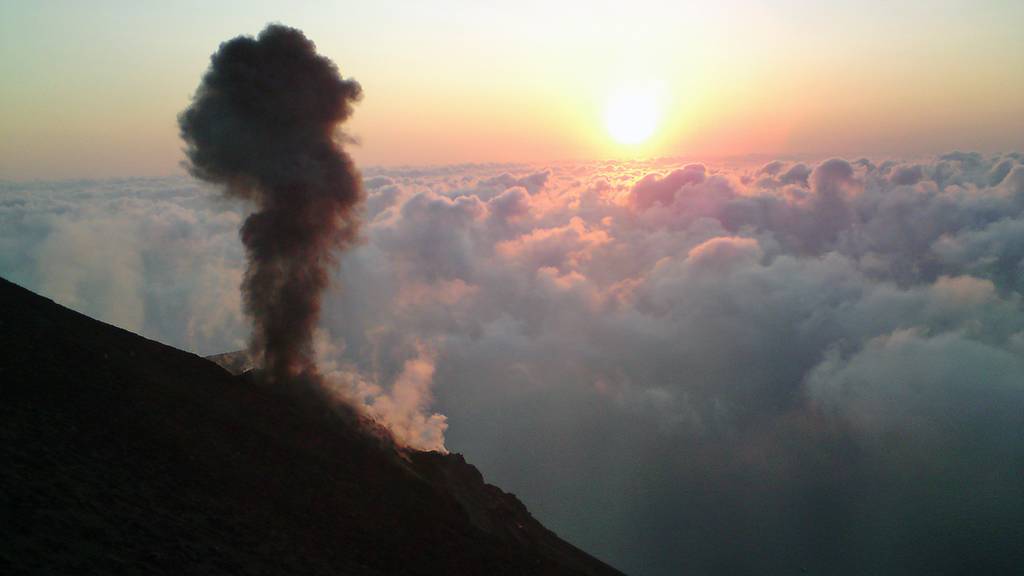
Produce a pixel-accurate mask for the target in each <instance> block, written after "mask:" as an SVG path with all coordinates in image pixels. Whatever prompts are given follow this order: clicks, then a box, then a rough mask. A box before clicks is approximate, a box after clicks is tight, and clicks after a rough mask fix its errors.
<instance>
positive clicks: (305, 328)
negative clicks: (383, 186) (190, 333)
mask: <svg viewBox="0 0 1024 576" xmlns="http://www.w3.org/2000/svg"><path fill="white" fill-rule="evenodd" d="M360 95H361V89H360V87H359V84H357V83H356V82H355V81H353V80H347V79H344V78H342V77H341V76H340V75H339V73H338V69H337V68H336V67H335V65H334V64H333V63H332V62H331V61H330V60H328V59H327V58H325V57H323V56H320V55H318V54H317V53H316V47H315V46H314V45H313V43H312V42H310V41H309V40H308V39H306V37H305V36H303V34H302V33H301V32H300V31H298V30H295V29H292V28H286V27H284V26H280V25H271V26H268V27H267V28H266V29H265V30H264V31H263V32H261V33H260V34H259V36H258V37H257V38H251V37H246V36H240V37H238V38H235V39H233V40H230V41H228V42H225V43H224V44H222V45H221V46H220V49H218V51H217V52H216V53H215V54H214V55H213V56H212V58H211V63H210V68H209V70H208V71H207V72H206V74H205V75H204V76H203V80H202V84H200V86H199V88H198V90H197V91H196V94H195V96H194V99H193V101H192V104H191V105H190V106H189V108H188V109H186V110H185V111H184V112H182V113H181V115H180V117H179V124H180V126H181V136H182V138H183V139H184V140H185V143H186V144H187V148H186V155H187V157H188V167H189V170H190V172H191V173H192V174H193V175H194V176H196V177H197V178H200V179H202V180H206V181H208V182H212V183H215V184H219V185H221V186H223V187H224V192H225V194H227V195H228V196H232V197H238V198H242V199H245V200H248V201H250V202H252V203H253V204H254V205H255V206H256V211H255V212H254V213H253V214H252V215H250V216H249V217H248V218H247V219H246V221H245V223H244V224H243V226H242V230H241V237H242V243H243V244H244V245H245V247H246V251H247V255H248V261H249V266H248V268H247V269H246V273H245V280H244V283H243V293H244V295H245V305H246V306H245V308H246V311H247V312H248V313H249V314H250V315H251V316H252V318H253V322H254V325H255V330H254V333H253V342H252V348H253V351H254V352H255V354H256V356H257V357H258V358H260V359H262V363H263V366H264V369H265V371H266V374H267V375H268V376H269V377H270V378H271V379H272V380H275V381H282V380H287V379H290V378H293V377H295V376H297V375H300V374H305V373H313V372H315V370H316V366H315V365H314V363H313V354H312V343H313V340H312V339H313V329H314V328H315V326H316V322H317V317H318V314H319V310H320V293H321V292H322V291H323V289H324V288H325V287H326V286H327V282H328V266H329V265H330V264H331V263H332V262H333V254H334V252H335V251H336V250H338V249H340V248H342V247H344V246H345V245H347V244H349V243H350V242H351V241H352V239H353V238H354V236H355V233H356V224H357V222H356V219H355V211H354V209H355V207H356V206H357V205H358V204H359V202H360V201H361V200H362V197H363V192H362V188H361V185H360V184H361V182H360V178H359V175H358V173H357V171H356V169H355V166H354V165H353V163H352V160H351V159H350V158H349V157H348V155H347V154H346V153H345V152H344V150H342V148H341V145H340V143H339V140H338V138H337V137H336V136H337V135H336V130H337V127H338V125H339V124H340V123H342V122H344V121H345V120H347V119H348V117H349V116H350V115H351V114H352V104H353V103H354V102H355V101H356V100H358V99H359V97H360Z"/></svg>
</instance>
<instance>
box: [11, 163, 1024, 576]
mask: <svg viewBox="0 0 1024 576" xmlns="http://www.w3.org/2000/svg"><path fill="white" fill-rule="evenodd" d="M876 162H877V164H876ZM366 174H367V177H366V188H367V190H368V191H369V198H368V202H367V208H366V210H367V219H366V220H367V225H366V227H365V230H364V232H363V234H364V236H363V239H362V243H361V244H360V245H359V246H358V247H356V248H354V249H353V250H352V251H351V252H350V253H348V254H346V255H345V257H344V258H343V259H342V260H341V262H340V266H339V268H338V269H337V270H336V271H335V283H334V285H335V286H336V289H334V290H332V292H331V293H330V294H329V295H328V296H327V298H326V300H325V303H324V310H323V321H322V328H323V332H322V333H321V335H320V336H319V337H318V339H317V347H318V351H319V353H320V354H319V358H320V363H321V366H322V368H323V369H324V372H325V373H328V374H329V376H330V379H331V382H332V383H333V384H332V385H333V386H334V387H335V388H336V390H337V391H338V393H339V394H342V395H343V396H344V397H345V398H348V399H349V401H351V402H353V403H354V404H356V405H357V406H359V407H361V409H362V410H363V411H364V412H365V413H367V414H369V415H371V416H373V417H374V418H376V419H377V420H378V421H380V422H382V423H385V424H386V425H388V426H389V427H390V428H391V429H392V430H393V431H394V433H395V434H396V436H398V437H399V438H400V439H402V440H403V441H405V442H407V443H409V444H411V445H413V446H417V447H421V448H433V449H443V448H444V447H447V448H449V449H452V450H456V451H459V452H464V453H466V455H467V457H468V458H469V459H470V460H471V461H473V462H474V463H476V464H477V465H479V466H480V467H481V469H482V470H483V472H484V474H485V476H487V478H488V479H489V480H491V481H494V482H496V483H498V484H500V485H502V486H503V487H504V488H506V489H510V490H512V491H514V492H516V493H517V494H518V495H519V496H520V497H521V498H522V499H523V500H524V501H525V502H526V503H527V505H528V506H529V507H530V508H531V510H532V511H533V512H534V513H535V514H536V515H537V516H538V517H539V518H540V519H541V520H543V521H544V522H545V523H547V524H548V525H549V526H551V527H552V528H553V529H555V530H556V531H557V532H559V534H562V535H564V536H566V537H568V538H569V539H570V540H571V541H573V542H575V543H577V544H580V545H582V546H583V547H584V548H586V549H588V550H591V551H594V552H595V553H597V554H598V555H599V556H601V557H602V558H605V559H607V560H609V561H611V562H612V563H613V564H615V565H617V566H619V567H621V568H623V569H624V570H626V571H627V572H629V573H635V574H677V573H681V572H693V573H698V574H701V573H704V574H707V573H753V572H757V573H770V574H771V573H793V572H799V571H801V570H804V571H807V572H810V573H834V574H862V573H901V572H910V573H932V572H940V573H941V572H943V571H946V572H986V573H991V572H1001V571H1002V572H1011V571H1012V570H1013V569H1014V568H1015V567H1016V566H1018V565H1019V564H1020V563H1021V562H1022V561H1024V552H1022V551H1021V548H1020V546H1019V544H1018V541H1019V540H1020V530H1019V523H1020V518H1021V517H1022V516H1024V501H1022V500H1021V499H1020V498H1019V495H1020V493H1021V491H1022V490H1024V480H1022V479H1024V468H1022V464H1021V463H1022V462H1024V442H1022V441H1021V440H1020V438H1019V436H1020V434H1019V432H1020V430H1021V429H1022V426H1024V421H1022V418H1024V416H1022V415H1024V386H1022V385H1021V382H1024V360H1022V359H1024V313H1022V309H1021V306H1022V300H1021V297H1022V292H1024V165H1022V164H1021V157H1020V155H1014V154H1004V155H1000V156H996V157H986V156H982V155H978V154H973V153H954V154H950V155H946V156H943V157H941V158H936V159H932V160H926V159H915V160H914V161H913V163H912V164H910V163H905V162H895V161H887V160H884V159H879V160H877V161H869V160H866V159H862V160H858V161H855V162H849V161H846V160H842V159H831V160H826V161H824V162H806V163H791V162H785V161H778V162H770V163H767V164H765V165H763V166H743V165H740V166H715V165H710V164H709V165H700V164H690V165H679V164H678V163H674V162H672V161H668V160H660V161H657V162H637V161H633V162H621V163H619V162H593V163H562V164H558V163H556V164H551V165H548V166H544V167H538V166H508V165H502V166H488V165H473V166H458V167H432V168H417V169H385V168H374V169H368V170H367V171H366ZM4 186H5V188H4V195H3V197H2V200H0V219H2V221H0V224H2V225H3V226H2V228H0V230H2V231H3V232H2V233H0V243H2V244H0V245H2V246H3V247H4V248H5V250H4V251H3V253H0V266H2V268H0V272H2V273H3V274H4V275H5V276H9V277H13V278H14V279H15V280H18V281H20V282H22V283H23V284H25V285H27V286H29V287H30V288H35V289H42V290H44V292H46V291H49V293H50V294H51V295H52V296H57V297H58V298H59V299H61V300H63V301H65V302H66V303H70V304H73V305H74V306H76V307H79V308H81V309H83V310H85V311H88V312H90V313H93V314H96V315H99V316H100V317H102V318H104V319H107V320H115V321H118V322H121V323H123V324H125V325H131V326H135V327H136V328H137V329H139V330H141V331H142V332H143V333H145V334H147V335H149V336H152V337H156V338H160V339H164V340H167V341H169V342H171V343H174V344H177V345H181V346H185V347H189V348H193V349H197V350H199V351H201V352H215V351H222V350H223V349H228V348H230V347H231V343H232V342H241V341H244V339H245V335H246V334H245V328H244V324H242V320H241V317H240V315H239V313H238V310H239V307H238V299H237V285H238V281H239V276H238V275H239V273H240V272H239V271H240V270H241V269H242V264H243V263H242V261H241V260H242V254H241V250H240V247H239V245H238V241H237V236H236V235H235V234H236V232H235V230H236V229H237V225H238V222H239V221H240V219H241V217H242V216H243V215H242V214H241V213H240V212H239V211H238V209H237V208H235V207H232V206H227V205H223V204H218V203H216V202H214V201H213V200H212V198H211V195H209V194H207V193H205V192H204V191H203V190H202V189H201V188H197V187H195V185H194V184H192V183H190V182H189V181H184V180H160V181H124V182H118V183H64V184H59V185H56V184H45V185H44V184H25V185H19V184H14V185H11V184H4ZM106 251H109V252H110V254H109V256H106V257H104V256H102V254H104V253H105V252H106ZM218 303H223V305H222V306H219V307H218V305H217V304H218ZM119 306H120V307H122V308H123V309H122V310H118V307H119ZM128 311H130V313H128ZM117 314H124V316H123V317H119V316H117ZM184 318H187V319H189V320H187V321H186V320H183V319H184ZM133 322H134V324H133ZM218 346H220V349H217V347H218ZM442 414H443V415H444V416H442Z"/></svg>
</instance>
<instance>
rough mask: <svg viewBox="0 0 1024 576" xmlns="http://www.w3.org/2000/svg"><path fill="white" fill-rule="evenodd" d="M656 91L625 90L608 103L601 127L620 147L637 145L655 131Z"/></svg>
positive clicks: (657, 110)
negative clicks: (605, 126) (622, 145)
mask: <svg viewBox="0 0 1024 576" xmlns="http://www.w3.org/2000/svg"><path fill="white" fill-rule="evenodd" d="M660 115H661V114H660V110H659V106H658V91H657V90H656V89H655V87H654V86H642V85H638V86H628V87H624V88H621V89H619V90H618V91H616V92H615V93H614V94H612V96H611V98H609V99H608V107H607V108H606V109H605V123H606V124H607V126H608V133H609V134H611V136H612V138H614V139H615V141H617V142H619V143H620V144H629V145H635V144H641V143H643V142H645V141H647V140H648V139H649V138H650V137H651V136H652V135H653V134H654V131H655V130H656V129H657V128H658V120H659V117H660Z"/></svg>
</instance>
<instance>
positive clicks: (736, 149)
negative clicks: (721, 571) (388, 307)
mask: <svg viewBox="0 0 1024 576" xmlns="http://www.w3.org/2000/svg"><path fill="white" fill-rule="evenodd" d="M1022 18H1024V5H1022V4H1021V3H1019V2H1013V1H985V2H966V1H930V2H898V3H892V2H881V1H877V2H876V1H866V2H810V1H807V2H804V1H799V0H791V1H779V2H771V3H768V2H747V1H726V2H613V3H603V2H559V3H550V2H515V3H479V2H461V1H446V2H392V3H387V2H382V3H354V2H350V3H344V2H302V3H268V2H261V3H251V2H217V3H208V2H174V3H139V2H111V1H101V2H89V3H82V2H46V1H43V2H15V1H12V0H4V1H3V2H0V77H3V78H4V79H5V80H4V82H2V83H0V178H4V179H9V180H26V179H60V178H84V177H89V178H100V177H117V176H163V175H172V174H176V173H182V172H183V169H182V168H181V166H180V161H181V156H182V154H181V143H180V140H179V138H178V134H177V127H176V123H175V117H176V115H177V113H178V112H180V111H181V110H183V109H184V108H185V107H186V106H187V104H188V102H189V98H190V96H191V94H192V93H193V92H194V90H195V88H196V87H197V86H198V80H199V78H200V76H201V74H202V72H203V71H204V70H205V68H206V66H207V65H208V62H209V56H210V54H212V52H213V51H214V50H216V48H217V46H218V45H219V44H220V42H222V41H225V40H227V39H229V38H231V37H234V36H237V35H240V34H250V35H252V34H256V33H257V32H258V31H259V30H260V29H262V27H263V26H264V25H265V24H266V23H268V22H281V23H284V24H287V25H290V26H294V27H297V28H300V29H302V30H304V31H305V32H306V34H307V35H308V36H309V37H310V38H311V39H312V40H313V41H315V42H316V43H317V46H318V48H319V50H320V52H321V53H323V54H325V55H327V56H328V57H330V58H331V59H333V60H334V61H335V62H336V63H337V64H338V65H339V67H340V69H341V71H342V73H343V74H344V75H345V76H350V77H353V78H355V79H356V80H358V81H359V82H360V83H361V84H362V86H363V89H364V91H365V99H364V101H363V102H362V103H361V104H360V105H359V107H358V109H357V112H356V114H355V117H354V119H353V121H352V122H351V124H350V125H348V126H347V130H348V131H349V133H350V135H351V136H353V137H355V138H356V139H357V140H358V141H359V142H360V145H359V146H356V147H353V149H352V153H353V155H354V156H355V158H356V160H357V162H359V163H360V164H361V165H391V166H394V165H428V164H442V163H443V164H452V163H468V162H474V163H476V162H521V161H550V160H577V159H592V158H649V157H661V156H672V157H679V156H683V157H690V158H698V159H708V158H719V157H730V156H743V155H766V156H779V155H787V156H801V155H809V156H815V157H816V156H820V155H822V154H844V155H850V156H854V155H870V154H880V153H884V154H890V155H901V156H917V155H921V154H938V153H941V152H944V151H948V150H951V149H954V148H966V149H972V150H978V151H981V152H997V151H1003V150H1010V149H1019V148H1021V147H1022V145H1024V75H1022V74H1020V70H1022V69H1024V37H1022V35H1021V34H1020V33H1019V26H1018V24H1019V22H1020V21H1021V19H1022ZM636 86H652V87H654V88H652V90H654V91H655V92H656V95H657V104H656V106H657V109H658V110H657V124H656V128H655V129H654V132H653V134H652V135H651V136H650V138H649V139H646V140H645V141H644V142H642V143H639V144H628V145H627V144H621V143H619V142H617V141H616V140H615V139H614V138H613V137H612V136H611V135H610V134H609V130H608V118H607V117H606V115H607V108H608V106H609V101H610V100H613V99H615V97H616V95H617V94H619V93H620V92H622V91H623V90H626V91H628V90H630V89H631V87H636Z"/></svg>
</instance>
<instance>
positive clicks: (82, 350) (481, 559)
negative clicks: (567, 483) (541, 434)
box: [0, 279, 618, 575]
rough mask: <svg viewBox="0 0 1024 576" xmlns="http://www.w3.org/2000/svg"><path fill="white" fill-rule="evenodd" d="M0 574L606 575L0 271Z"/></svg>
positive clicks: (506, 514) (349, 439) (334, 429)
mask: <svg viewBox="0 0 1024 576" xmlns="http://www.w3.org/2000/svg"><path fill="white" fill-rule="evenodd" d="M0 301H2V302H3V306H2V307H0V382H2V385H0V390H2V398H0V439H2V440H0V450H2V456H0V460H2V462H3V466H0V505H2V514H3V517H4V519H5V520H4V521H3V522H0V541H2V543H0V573H3V574H121V573H125V574H127V573H136V574H137V573H147V574H176V575H177V574H366V575H372V574H581V575H582V574H595V575H596V574H618V572H617V571H616V570H614V569H612V568H610V567H608V566H607V565H605V564H603V563H601V562H600V561H598V560H596V559H594V558H592V557H590V556H588V555H587V554H585V553H584V552H582V551H580V550H578V549H576V548H574V547H573V546H571V545H570V544H568V543H566V542H564V541H562V540H560V539H559V538H558V537H557V536H556V535H555V534H553V533H552V532H550V531H548V530H547V529H545V528H544V527H543V526H542V525H541V524H540V523H539V522H537V521H536V520H535V519H534V518H533V517H532V516H531V515H530V513H529V512H528V511H527V510H526V508H525V507H524V506H523V505H522V504H521V503H520V502H519V501H518V500H517V499H516V498H515V496H513V495H511V494H507V493H505V492H503V491H501V490H500V489H498V488H496V487H494V486H491V485H489V484H486V483H484V481H483V479H482V477H481V475H480V473H479V472H478V471H477V470H476V468H474V467H473V466H471V465H470V464H467V463H466V462H465V460H464V459H463V458H462V457H461V456H459V455H443V454H438V453H424V452H408V451H404V450H400V449H397V448H395V446H394V445H393V443H391V442H390V441H388V440H387V438H386V436H385V435H381V434H377V435H375V434H373V433H372V432H369V431H367V430H366V429H365V427H364V426H361V425H360V423H359V419H358V417H357V416H355V415H353V414H348V413H346V412H345V411H344V410H343V409H340V408H339V407H337V406H331V405H329V404H326V403H323V402H320V401H318V399H317V398H316V397H315V395H309V394H306V395H303V394H293V393H283V392H282V391H281V390H280V389H277V388H269V387H266V386H262V385H260V384H258V383H257V382H255V381H253V380H252V379H251V378H247V377H245V376H244V375H243V376H233V375H232V374H230V373H229V372H227V371H225V370H224V369H222V368H221V367H219V366H217V365H216V364H214V363H213V362H211V361H208V360H205V359H203V358H200V357H198V356H195V355H193V354H189V353H186V352H183V351H180V350H177V349H174V348H171V347H169V346H165V345H163V344H160V343H158V342H154V341H151V340H147V339H145V338H142V337H140V336H137V335H135V334H132V333H130V332H127V331H125V330H121V329H118V328H115V327H113V326H110V325H107V324H104V323H102V322H98V321H96V320H93V319H91V318H88V317H86V316H83V315H81V314H78V313H76V312H73V311H71V310H68V309H66V308H64V307H62V306H59V305H57V304H55V303H53V302H52V301H50V300H47V299H45V298H42V297H40V296H37V295H35V294H33V293H31V292H29V291H27V290H25V289H23V288H20V287H18V286H16V285H14V284H12V283H10V282H8V281H6V280H2V279H0Z"/></svg>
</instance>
